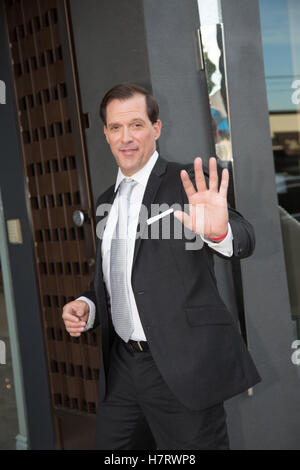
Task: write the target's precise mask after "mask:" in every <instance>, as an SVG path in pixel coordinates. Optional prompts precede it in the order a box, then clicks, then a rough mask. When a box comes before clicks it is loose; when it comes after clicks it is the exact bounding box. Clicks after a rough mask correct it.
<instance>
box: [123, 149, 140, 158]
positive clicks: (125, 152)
mask: <svg viewBox="0 0 300 470" xmlns="http://www.w3.org/2000/svg"><path fill="white" fill-rule="evenodd" d="M137 151H138V149H137V148H128V149H126V148H125V149H120V152H121V153H122V154H123V155H125V156H126V157H129V156H131V155H134V154H135V153H136V152H137Z"/></svg>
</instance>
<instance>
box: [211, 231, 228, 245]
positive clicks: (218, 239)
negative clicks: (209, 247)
mask: <svg viewBox="0 0 300 470" xmlns="http://www.w3.org/2000/svg"><path fill="white" fill-rule="evenodd" d="M227 235H228V229H227V231H226V233H225V235H222V236H221V237H209V240H210V241H212V242H214V243H220V242H221V241H222V240H224V239H225V238H226V237H227Z"/></svg>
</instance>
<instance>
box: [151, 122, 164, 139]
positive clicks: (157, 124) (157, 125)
mask: <svg viewBox="0 0 300 470" xmlns="http://www.w3.org/2000/svg"><path fill="white" fill-rule="evenodd" d="M161 128H162V123H161V120H160V119H158V120H157V121H156V122H155V123H154V124H153V129H154V136H155V140H157V139H158V138H159V137H160V134H161Z"/></svg>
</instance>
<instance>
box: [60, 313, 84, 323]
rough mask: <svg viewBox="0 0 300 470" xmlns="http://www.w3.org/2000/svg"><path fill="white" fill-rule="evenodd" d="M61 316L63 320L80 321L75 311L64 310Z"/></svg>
mask: <svg viewBox="0 0 300 470" xmlns="http://www.w3.org/2000/svg"><path fill="white" fill-rule="evenodd" d="M62 318H63V320H64V321H65V322H66V321H69V322H71V323H79V322H80V320H79V318H78V317H77V316H76V315H75V313H68V312H64V313H63V314H62Z"/></svg>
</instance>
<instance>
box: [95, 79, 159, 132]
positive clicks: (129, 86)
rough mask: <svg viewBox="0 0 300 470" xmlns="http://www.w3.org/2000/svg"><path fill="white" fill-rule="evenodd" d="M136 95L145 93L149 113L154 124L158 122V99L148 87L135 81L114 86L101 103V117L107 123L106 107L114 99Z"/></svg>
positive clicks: (121, 99) (125, 98) (124, 98)
mask: <svg viewBox="0 0 300 470" xmlns="http://www.w3.org/2000/svg"><path fill="white" fill-rule="evenodd" d="M134 95H144V96H145V98H146V108H147V114H148V117H149V119H150V121H151V122H152V124H154V123H155V122H157V119H158V114H159V107H158V104H157V102H156V100H155V99H154V98H153V96H152V95H151V94H150V93H149V91H148V90H146V88H143V87H142V86H140V85H136V84H135V83H120V84H119V85H116V86H114V87H113V88H111V89H110V90H108V92H107V93H106V94H105V95H104V97H103V99H102V101H101V104H100V117H101V119H102V121H103V122H104V124H105V125H106V108H107V105H108V104H109V103H110V102H111V101H112V100H115V99H116V100H120V101H123V100H127V99H129V98H132V97H133V96H134Z"/></svg>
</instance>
